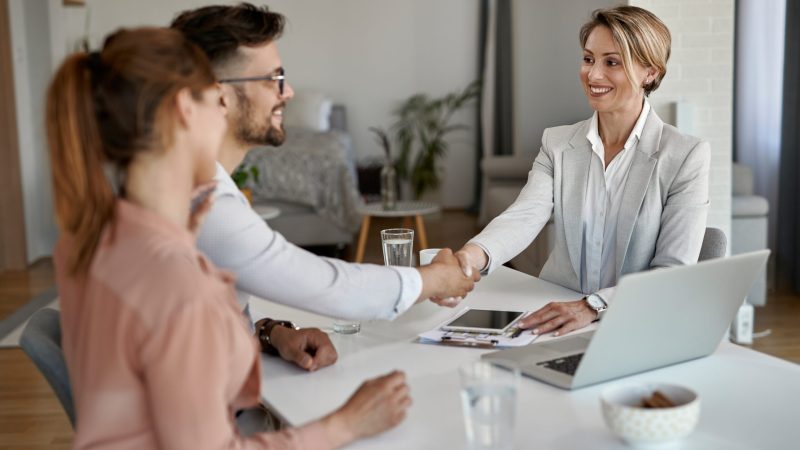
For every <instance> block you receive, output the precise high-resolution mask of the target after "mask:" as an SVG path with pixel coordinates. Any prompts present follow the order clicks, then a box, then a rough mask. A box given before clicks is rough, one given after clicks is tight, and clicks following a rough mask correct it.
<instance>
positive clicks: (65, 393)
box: [19, 308, 75, 428]
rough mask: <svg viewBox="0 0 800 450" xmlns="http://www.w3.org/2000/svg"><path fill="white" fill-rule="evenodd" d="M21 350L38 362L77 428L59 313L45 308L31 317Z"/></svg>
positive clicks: (21, 339) (23, 332) (21, 338)
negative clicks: (62, 344)
mask: <svg viewBox="0 0 800 450" xmlns="http://www.w3.org/2000/svg"><path fill="white" fill-rule="evenodd" d="M19 343H20V346H21V347H22V350H23V351H25V354H27V355H28V357H29V358H30V359H31V360H32V361H33V363H34V364H36V367H37V368H39V371H40V372H41V373H42V375H44V377H45V378H46V379H47V382H48V383H50V387H52V388H53V390H54V391H55V393H56V396H57V397H58V400H59V401H60V402H61V406H62V407H63V408H64V412H66V413H67V416H68V417H69V421H70V423H71V424H72V427H73V428H75V406H74V404H73V402H72V389H71V388H70V385H69V374H68V373H67V364H66V361H65V360H64V352H63V350H62V349H61V322H60V321H59V312H58V311H57V310H55V309H52V308H42V309H40V310H39V311H37V312H36V313H35V314H34V315H33V316H31V318H30V320H29V321H28V324H27V325H26V326H25V329H24V330H23V331H22V336H21V337H20V340H19Z"/></svg>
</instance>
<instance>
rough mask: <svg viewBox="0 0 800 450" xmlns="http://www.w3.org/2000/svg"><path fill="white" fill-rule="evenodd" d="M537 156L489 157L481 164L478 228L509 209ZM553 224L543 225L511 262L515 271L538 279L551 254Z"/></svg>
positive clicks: (551, 222) (523, 184)
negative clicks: (528, 244)
mask: <svg viewBox="0 0 800 450" xmlns="http://www.w3.org/2000/svg"><path fill="white" fill-rule="evenodd" d="M535 156H536V155H533V154H525V155H508V156H489V157H485V158H483V160H482V161H481V170H482V172H483V197H482V200H481V210H480V215H479V216H478V224H479V225H481V226H485V225H486V224H488V223H489V222H490V221H491V220H492V219H493V218H495V217H497V216H498V215H499V214H500V213H501V212H503V211H505V210H506V208H508V207H509V206H511V204H512V203H514V200H516V198H517V196H518V195H519V191H520V190H522V187H523V186H525V183H526V182H527V180H528V172H530V170H531V167H533V160H534V158H535ZM552 228H553V221H552V218H551V220H550V222H548V223H547V225H545V227H544V229H542V232H541V233H539V236H537V237H536V239H535V240H534V241H533V243H531V245H530V246H529V247H528V248H527V249H525V250H524V251H523V252H522V253H520V254H519V255H517V256H516V257H514V259H512V260H511V261H510V262H511V264H512V265H513V266H514V268H515V269H517V270H519V271H521V272H525V273H527V274H530V275H534V276H537V275H539V272H541V271H542V266H544V263H545V261H547V257H548V256H549V255H550V252H551V251H552V250H553V245H554V241H553V238H554V236H555V234H554V233H553V231H552Z"/></svg>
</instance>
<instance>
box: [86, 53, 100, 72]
mask: <svg viewBox="0 0 800 450" xmlns="http://www.w3.org/2000/svg"><path fill="white" fill-rule="evenodd" d="M87 63H88V64H87V65H88V66H89V70H90V71H91V72H92V77H93V78H97V76H98V75H100V74H101V73H102V71H103V69H104V64H103V59H102V58H101V56H100V52H91V53H89V55H88V59H87Z"/></svg>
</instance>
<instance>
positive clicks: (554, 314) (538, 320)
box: [519, 298, 597, 336]
mask: <svg viewBox="0 0 800 450" xmlns="http://www.w3.org/2000/svg"><path fill="white" fill-rule="evenodd" d="M596 318H597V313H596V312H595V310H593V309H592V308H591V307H590V306H589V304H588V303H586V299H585V298H584V299H581V300H575V301H572V302H550V303H548V304H547V305H545V306H544V308H542V309H540V310H538V311H536V312H534V313H532V314H529V315H528V316H527V317H525V318H524V319H522V320H520V321H519V326H520V327H521V328H526V329H527V328H533V334H545V333H549V332H551V331H553V330H555V333H553V336H561V335H564V334H567V333H569V332H570V331H574V330H577V329H579V328H583V327H585V326H586V325H589V324H590V323H592V321H594V319H596Z"/></svg>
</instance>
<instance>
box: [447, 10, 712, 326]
mask: <svg viewBox="0 0 800 450" xmlns="http://www.w3.org/2000/svg"><path fill="white" fill-rule="evenodd" d="M670 40H671V38H670V33H669V30H668V29H667V27H666V26H665V25H664V23H663V22H661V20H659V19H658V17H656V16H655V15H654V14H652V13H650V12H649V11H646V10H644V9H642V8H637V7H633V6H620V7H616V8H611V9H601V10H597V11H595V12H594V13H593V14H592V18H591V20H590V21H589V22H587V23H586V24H585V25H584V26H583V27H582V28H581V30H580V43H581V46H582V49H583V59H582V63H581V65H580V71H579V75H580V80H581V86H582V88H583V92H584V94H585V95H586V98H587V100H588V101H589V105H590V106H591V107H592V109H594V111H595V112H594V114H593V115H592V117H590V118H589V119H587V120H584V121H582V122H578V123H576V124H573V125H566V126H561V127H555V128H549V129H547V130H545V132H544V135H543V136H542V147H541V150H540V151H539V154H538V156H537V157H536V160H535V161H534V164H533V168H532V169H531V171H530V174H529V176H528V182H527V184H526V185H525V187H524V188H523V189H522V191H521V192H520V194H519V197H517V199H516V201H515V202H514V203H513V204H512V205H511V206H510V207H509V208H508V209H507V210H505V211H504V212H503V213H502V214H500V215H499V216H498V217H496V218H495V219H494V220H492V222H491V223H489V225H487V226H486V228H485V229H484V230H483V231H482V232H481V233H480V234H478V235H477V236H475V237H474V238H473V239H471V240H470V241H469V242H468V243H467V244H466V245H465V246H464V247H463V248H462V249H461V250H460V251H459V252H457V256H458V258H459V260H460V261H461V264H462V266H471V267H475V268H478V269H480V270H482V272H483V273H484V274H486V273H491V272H492V271H493V270H494V269H495V268H497V267H498V266H500V265H502V264H503V263H505V262H506V261H508V260H510V259H511V258H513V257H514V256H516V255H517V254H518V253H520V252H521V251H522V250H524V249H525V248H526V247H527V246H528V245H530V243H531V242H532V241H533V240H534V238H535V237H536V235H537V234H538V233H539V232H540V231H541V230H542V228H543V227H544V225H545V224H546V223H547V221H548V220H549V219H550V217H551V215H552V216H553V218H554V224H555V227H554V230H555V247H554V249H553V252H552V253H551V254H550V256H549V258H548V259H547V262H546V263H545V265H544V267H543V268H542V271H541V273H540V275H539V276H540V278H542V279H544V280H548V281H551V282H554V283H557V284H560V285H562V286H564V287H567V288H569V289H572V290H575V291H579V292H582V293H583V294H585V297H584V298H582V299H580V300H576V301H568V302H552V303H550V304H548V305H546V306H545V307H544V308H542V309H540V310H538V311H536V312H534V313H533V314H531V315H529V316H528V317H527V318H526V319H524V321H523V322H522V325H523V327H525V328H533V331H534V333H539V334H541V333H547V332H551V331H554V334H555V335H562V334H564V333H568V332H570V331H573V330H576V329H578V328H582V327H585V326H586V325H588V324H589V323H591V322H592V321H594V320H596V319H599V318H600V316H601V315H602V313H603V311H605V309H606V308H607V306H608V304H609V302H610V301H611V300H612V294H613V290H614V286H615V285H616V284H617V281H618V280H619V278H620V277H621V276H622V275H624V274H626V273H631V272H638V271H642V270H648V269H654V268H658V267H669V266H676V265H684V264H693V263H695V262H697V257H698V255H699V253H700V246H701V244H702V239H703V234H704V230H705V226H706V216H707V213H708V204H709V202H708V173H709V164H710V150H709V146H708V143H706V142H704V141H702V140H700V139H697V138H695V137H691V136H687V135H684V134H682V133H681V132H679V131H678V130H677V129H675V128H674V127H672V126H670V125H667V124H665V123H664V122H662V121H661V119H660V118H659V117H658V115H657V114H656V113H655V111H653V109H652V108H651V106H650V104H649V103H648V101H647V96H648V95H649V94H650V93H652V92H653V91H655V90H656V89H658V86H659V85H660V84H661V81H662V80H663V79H664V76H665V75H666V72H667V60H668V59H669V55H670Z"/></svg>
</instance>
